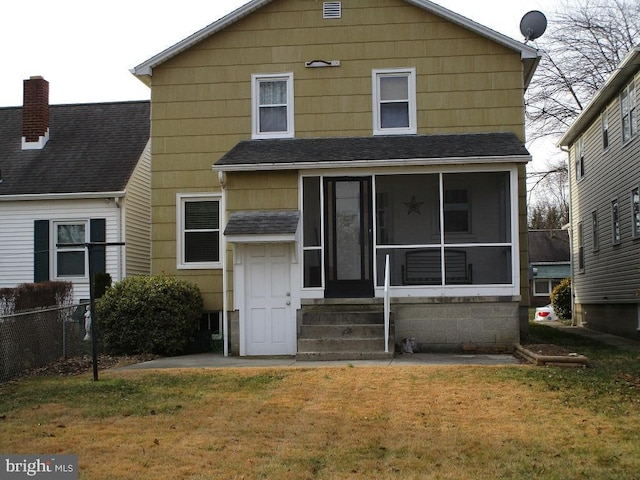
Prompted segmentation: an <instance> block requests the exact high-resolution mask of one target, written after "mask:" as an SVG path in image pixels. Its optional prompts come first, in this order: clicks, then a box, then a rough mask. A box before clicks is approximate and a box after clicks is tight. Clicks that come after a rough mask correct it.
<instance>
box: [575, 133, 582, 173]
mask: <svg viewBox="0 0 640 480" xmlns="http://www.w3.org/2000/svg"><path fill="white" fill-rule="evenodd" d="M582 177H584V138H583V137H580V138H579V139H578V143H577V144H576V180H580V179H581V178H582Z"/></svg>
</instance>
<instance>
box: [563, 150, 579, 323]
mask: <svg viewBox="0 0 640 480" xmlns="http://www.w3.org/2000/svg"><path fill="white" fill-rule="evenodd" d="M560 150H562V151H563V152H565V153H566V154H567V180H568V182H569V223H567V224H566V225H564V226H563V227H562V229H563V230H565V229H566V230H567V232H568V233H569V269H570V271H569V277H570V278H571V326H572V327H575V326H577V325H578V322H577V321H576V316H575V313H574V311H575V308H574V306H575V305H574V304H575V298H576V294H575V283H574V282H573V281H574V278H573V277H574V273H573V256H574V255H573V229H572V228H571V223H572V222H573V188H571V183H572V180H571V178H572V177H571V150H570V149H568V148H564V147H562V146H560Z"/></svg>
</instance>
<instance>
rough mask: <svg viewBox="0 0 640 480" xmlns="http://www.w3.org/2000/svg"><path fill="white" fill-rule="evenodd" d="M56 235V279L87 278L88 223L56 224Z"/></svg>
mask: <svg viewBox="0 0 640 480" xmlns="http://www.w3.org/2000/svg"><path fill="white" fill-rule="evenodd" d="M54 235H55V261H54V265H55V277H56V278H84V277H86V276H87V274H86V272H87V261H86V248H85V245H84V244H85V243H86V242H87V222H56V223H54Z"/></svg>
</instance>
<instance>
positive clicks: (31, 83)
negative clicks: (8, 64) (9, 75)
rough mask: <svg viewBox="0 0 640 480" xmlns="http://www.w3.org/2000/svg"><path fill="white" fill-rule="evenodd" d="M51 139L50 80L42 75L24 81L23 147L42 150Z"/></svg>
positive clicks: (24, 148)
mask: <svg viewBox="0 0 640 480" xmlns="http://www.w3.org/2000/svg"><path fill="white" fill-rule="evenodd" d="M47 140H49V82H47V81H46V80H45V79H44V78H42V77H31V78H29V79H27V80H25V81H24V95H23V107H22V149H23V150H42V149H43V148H44V146H45V144H46V143H47Z"/></svg>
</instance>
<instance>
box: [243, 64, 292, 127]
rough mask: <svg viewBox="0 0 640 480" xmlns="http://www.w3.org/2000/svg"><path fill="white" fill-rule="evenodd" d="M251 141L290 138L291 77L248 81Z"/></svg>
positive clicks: (274, 75) (272, 76) (274, 76)
mask: <svg viewBox="0 0 640 480" xmlns="http://www.w3.org/2000/svg"><path fill="white" fill-rule="evenodd" d="M251 98H252V108H253V113H252V117H253V119H252V136H253V138H290V137H293V136H294V126H293V118H294V115H293V73H281V74H270V75H253V76H252V77H251Z"/></svg>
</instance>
